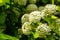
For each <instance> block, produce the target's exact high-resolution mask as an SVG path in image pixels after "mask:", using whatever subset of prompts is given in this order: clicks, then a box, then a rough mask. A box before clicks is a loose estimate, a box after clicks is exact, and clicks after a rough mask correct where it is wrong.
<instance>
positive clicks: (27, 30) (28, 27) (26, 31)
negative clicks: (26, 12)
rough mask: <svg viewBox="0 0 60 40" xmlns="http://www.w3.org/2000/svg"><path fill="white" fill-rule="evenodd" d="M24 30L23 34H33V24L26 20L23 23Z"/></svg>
mask: <svg viewBox="0 0 60 40" xmlns="http://www.w3.org/2000/svg"><path fill="white" fill-rule="evenodd" d="M22 32H23V34H25V35H29V34H31V25H30V23H29V22H25V23H24V24H23V25H22Z"/></svg>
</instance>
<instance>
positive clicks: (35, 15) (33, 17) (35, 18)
mask: <svg viewBox="0 0 60 40" xmlns="http://www.w3.org/2000/svg"><path fill="white" fill-rule="evenodd" d="M42 16H43V14H41V12H40V11H33V12H31V13H30V15H29V21H30V22H34V23H36V22H39V21H40V19H41V17H42Z"/></svg>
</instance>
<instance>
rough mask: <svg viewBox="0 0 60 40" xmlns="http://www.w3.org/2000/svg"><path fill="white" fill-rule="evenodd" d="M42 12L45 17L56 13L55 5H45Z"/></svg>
mask: <svg viewBox="0 0 60 40" xmlns="http://www.w3.org/2000/svg"><path fill="white" fill-rule="evenodd" d="M42 12H44V13H45V14H47V15H50V14H53V13H54V12H56V5H51V4H47V5H46V6H45V8H44V10H43V11H42Z"/></svg>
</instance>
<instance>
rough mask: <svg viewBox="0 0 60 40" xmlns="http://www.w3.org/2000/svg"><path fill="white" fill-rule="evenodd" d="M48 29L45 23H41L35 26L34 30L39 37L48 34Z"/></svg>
mask: <svg viewBox="0 0 60 40" xmlns="http://www.w3.org/2000/svg"><path fill="white" fill-rule="evenodd" d="M50 31H51V29H50V27H49V26H48V25H47V24H42V25H40V26H38V27H37V28H36V32H37V33H38V34H39V36H40V37H44V36H45V35H48V34H49V32H50Z"/></svg>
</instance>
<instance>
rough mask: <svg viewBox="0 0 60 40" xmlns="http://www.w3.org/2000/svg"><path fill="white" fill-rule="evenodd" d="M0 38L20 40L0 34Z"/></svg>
mask: <svg viewBox="0 0 60 40" xmlns="http://www.w3.org/2000/svg"><path fill="white" fill-rule="evenodd" d="M0 38H1V39H4V40H7V39H8V40H19V39H17V38H16V37H12V36H9V35H6V34H3V33H0Z"/></svg>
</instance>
